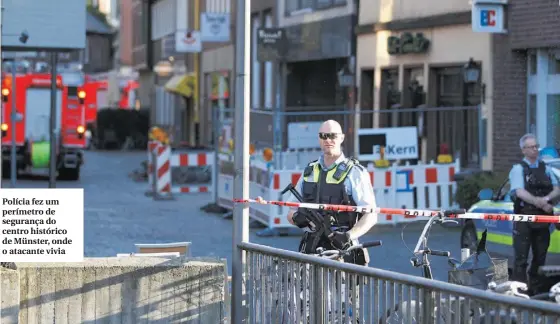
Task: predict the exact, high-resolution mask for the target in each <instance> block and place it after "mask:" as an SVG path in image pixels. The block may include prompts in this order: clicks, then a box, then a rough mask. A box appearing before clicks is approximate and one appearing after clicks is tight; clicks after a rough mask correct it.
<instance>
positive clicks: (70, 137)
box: [1, 73, 87, 180]
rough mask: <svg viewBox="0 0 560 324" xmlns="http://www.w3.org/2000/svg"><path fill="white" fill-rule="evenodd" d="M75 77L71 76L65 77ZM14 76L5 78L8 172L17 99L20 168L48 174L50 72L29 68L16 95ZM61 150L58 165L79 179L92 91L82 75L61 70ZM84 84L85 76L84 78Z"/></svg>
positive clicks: (5, 172) (68, 176)
mask: <svg viewBox="0 0 560 324" xmlns="http://www.w3.org/2000/svg"><path fill="white" fill-rule="evenodd" d="M65 81H69V82H65ZM12 82H14V80H12V78H11V76H9V75H7V74H6V75H5V76H4V77H3V81H2V102H3V114H2V116H3V117H2V118H3V120H2V127H1V129H2V160H3V163H2V168H3V169H2V174H3V176H4V177H9V176H10V164H11V144H12V130H11V128H12V127H14V125H13V122H12V120H11V112H12V100H15V103H16V112H17V116H18V118H17V119H16V125H15V127H16V137H15V142H16V156H17V170H18V173H20V174H21V173H29V174H45V172H48V168H49V161H50V140H51V138H50V131H49V130H50V115H51V114H50V106H51V100H50V99H51V89H50V88H51V75H50V73H29V74H20V75H17V76H16V80H15V83H16V95H15V97H14V96H13V94H12V93H11V91H12ZM56 83H57V97H56V106H57V118H56V132H57V135H58V136H57V138H56V140H57V151H56V152H57V156H56V161H57V163H56V168H57V171H58V176H59V178H60V179H64V180H78V179H79V176H80V167H81V165H82V164H83V154H82V149H83V148H84V147H85V136H84V133H85V106H84V101H85V99H86V97H87V93H86V91H85V90H84V89H83V88H82V86H81V85H80V84H79V83H80V81H79V78H78V79H77V80H72V78H71V77H70V78H68V75H65V74H62V75H57V78H56ZM82 85H83V82H82Z"/></svg>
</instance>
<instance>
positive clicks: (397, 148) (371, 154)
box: [357, 126, 419, 161]
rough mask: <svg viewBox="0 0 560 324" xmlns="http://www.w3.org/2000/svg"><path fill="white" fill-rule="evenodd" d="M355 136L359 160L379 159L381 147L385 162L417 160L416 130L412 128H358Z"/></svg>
mask: <svg viewBox="0 0 560 324" xmlns="http://www.w3.org/2000/svg"><path fill="white" fill-rule="evenodd" d="M357 135H358V152H359V154H358V159H359V160H364V161H374V160H378V159H380V158H381V148H382V147H383V148H384V155H385V156H384V158H385V159H386V160H390V161H392V160H409V159H413V160H415V159H418V156H419V154H418V129H417V128H416V127H414V126H413V127H389V128H360V129H358V134H357Z"/></svg>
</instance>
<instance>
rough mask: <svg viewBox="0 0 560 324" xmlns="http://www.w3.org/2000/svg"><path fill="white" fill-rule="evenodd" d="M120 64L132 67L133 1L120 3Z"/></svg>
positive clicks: (126, 0)
mask: <svg viewBox="0 0 560 324" xmlns="http://www.w3.org/2000/svg"><path fill="white" fill-rule="evenodd" d="M119 5H120V6H121V21H120V31H119V33H120V49H119V50H120V57H119V59H120V62H121V64H124V65H132V37H133V36H132V35H133V34H132V0H122V1H120V4H119Z"/></svg>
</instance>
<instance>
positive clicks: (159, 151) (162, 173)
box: [148, 141, 214, 195]
mask: <svg viewBox="0 0 560 324" xmlns="http://www.w3.org/2000/svg"><path fill="white" fill-rule="evenodd" d="M154 153H155V161H154ZM213 162H214V152H198V153H172V152H171V147H170V146H169V145H163V144H161V143H159V142H157V141H150V142H149V143H148V183H149V185H150V189H151V190H152V191H153V188H154V182H153V181H154V177H155V182H156V183H155V188H156V190H157V194H159V195H162V194H165V195H170V194H172V193H194V192H212V191H213V190H214V189H213V186H212V184H211V183H210V184H203V185H198V184H197V185H177V186H175V185H173V181H172V177H171V169H172V168H173V167H204V166H210V167H211V166H212V164H213ZM154 168H157V172H154Z"/></svg>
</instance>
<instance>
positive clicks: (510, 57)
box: [492, 35, 527, 171]
mask: <svg viewBox="0 0 560 324" xmlns="http://www.w3.org/2000/svg"><path fill="white" fill-rule="evenodd" d="M493 52H494V57H493V69H494V71H493V74H494V95H493V99H494V105H493V109H494V111H493V123H494V127H493V129H494V134H493V136H492V144H493V145H492V147H493V148H494V152H493V155H494V156H493V157H494V159H493V170H494V171H505V170H508V169H510V168H511V165H512V163H514V162H517V161H519V159H520V158H521V152H520V150H519V146H518V145H517V143H518V141H519V138H521V136H523V134H524V133H525V120H526V118H525V116H526V107H527V105H526V93H527V92H526V89H527V68H526V67H527V56H526V54H525V52H524V51H519V50H515V51H514V50H511V48H510V46H509V39H508V36H504V35H494V42H493Z"/></svg>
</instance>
